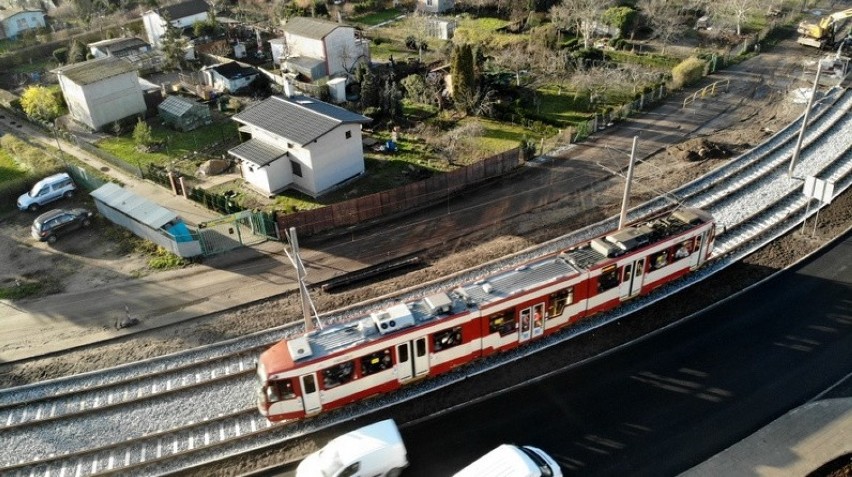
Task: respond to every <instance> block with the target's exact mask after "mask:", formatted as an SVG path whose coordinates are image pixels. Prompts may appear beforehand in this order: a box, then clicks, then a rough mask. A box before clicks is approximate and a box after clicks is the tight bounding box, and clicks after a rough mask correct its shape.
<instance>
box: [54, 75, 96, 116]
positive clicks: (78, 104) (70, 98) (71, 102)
mask: <svg viewBox="0 0 852 477" xmlns="http://www.w3.org/2000/svg"><path fill="white" fill-rule="evenodd" d="M59 87H60V88H61V89H62V95H63V96H64V97H65V103H66V104H67V105H68V112H69V113H71V116H72V117H73V118H74V119H76V120H77V121H79V122H81V123H83V124H85V125H87V126H89V127H90V128H93V129H94V126H92V124H93V121H92V113H91V112H90V111H89V105H88V104H87V103H86V94H85V91H83V88H82V87H81V86H80V85H78V84H77V83H74V82H73V81H71V80H69V79H68V78H67V77H66V76H65V75H59Z"/></svg>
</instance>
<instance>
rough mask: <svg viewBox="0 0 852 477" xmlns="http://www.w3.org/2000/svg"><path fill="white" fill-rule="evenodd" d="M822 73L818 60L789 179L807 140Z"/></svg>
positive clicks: (791, 163)
mask: <svg viewBox="0 0 852 477" xmlns="http://www.w3.org/2000/svg"><path fill="white" fill-rule="evenodd" d="M821 72H822V61H820V60H817V72H816V78H814V89H813V91H812V92H811V97H810V98H808V105H807V106H806V107H805V114H804V116H803V117H802V129H800V130H799V139H798V140H797V141H796V148H795V149H793V158H792V159H790V167H789V168H788V169H787V177H793V169H794V168H795V167H796V161H797V160H798V159H799V151H800V150H801V149H802V140H803V139H804V138H805V127H806V126H807V125H808V116H810V114H811V107H812V106H813V104H814V98H815V97H816V94H817V88H818V87H819V75H820V73H821Z"/></svg>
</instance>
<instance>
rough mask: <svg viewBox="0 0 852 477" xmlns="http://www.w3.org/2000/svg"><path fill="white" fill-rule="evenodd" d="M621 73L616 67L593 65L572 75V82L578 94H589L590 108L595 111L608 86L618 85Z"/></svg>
mask: <svg viewBox="0 0 852 477" xmlns="http://www.w3.org/2000/svg"><path fill="white" fill-rule="evenodd" d="M619 78H620V73H619V71H618V69H616V68H608V67H605V66H591V67H588V68H583V69H581V70H579V71H577V72H576V73H574V75H573V76H572V77H571V84H572V85H574V87H576V88H577V93H578V94H584V95H587V97H588V100H589V110H590V111H594V110H595V109H596V108H597V105H598V102H599V101H600V100H601V98H602V97H603V95H604V93H606V91H607V89H608V88H611V87H618V82H619Z"/></svg>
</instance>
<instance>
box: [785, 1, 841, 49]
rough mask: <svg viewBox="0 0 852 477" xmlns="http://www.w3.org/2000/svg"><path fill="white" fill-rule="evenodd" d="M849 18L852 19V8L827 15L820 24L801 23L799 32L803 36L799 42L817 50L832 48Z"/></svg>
mask: <svg viewBox="0 0 852 477" xmlns="http://www.w3.org/2000/svg"><path fill="white" fill-rule="evenodd" d="M848 18H852V8H849V9H847V10H842V11H839V12H834V13H832V14H830V15H827V16H825V17H823V18H822V19H821V20H820V21H819V23H811V22H808V21H803V22H801V23H799V28H798V32H799V35H801V36H799V39H798V40H797V41H798V42H799V44H801V45H807V46H813V47H815V48H832V47H834V45H835V35H836V34H837V30H838V29H840V28H842V26H843V23H844V20H846V19H848Z"/></svg>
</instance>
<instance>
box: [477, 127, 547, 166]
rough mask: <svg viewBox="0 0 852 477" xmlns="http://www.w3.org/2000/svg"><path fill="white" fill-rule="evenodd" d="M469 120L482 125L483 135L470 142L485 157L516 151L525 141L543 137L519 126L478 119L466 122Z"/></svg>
mask: <svg viewBox="0 0 852 477" xmlns="http://www.w3.org/2000/svg"><path fill="white" fill-rule="evenodd" d="M468 120H472V121H478V122H479V123H480V124H481V125H482V128H483V132H482V135H481V136H479V137H475V138H470V139H469V140H468V142H469V143H470V144H471V145H472V146H473V148H474V149H475V150H477V151H480V152H481V154H482V155H483V156H484V157H489V156H493V155H495V154H499V153H501V152H504V151H508V150H510V149H514V148H516V147H518V146H519V145H520V143H521V141H522V140H524V139H530V140H538V139H541V137H542V135H541V134H537V133H535V132H533V131H531V130H529V129H528V128H525V127H522V126H521V125H519V124H508V123H503V122H497V121H491V120H489V119H477V118H467V119H465V120H464V121H468ZM464 121H462V123H464Z"/></svg>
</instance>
